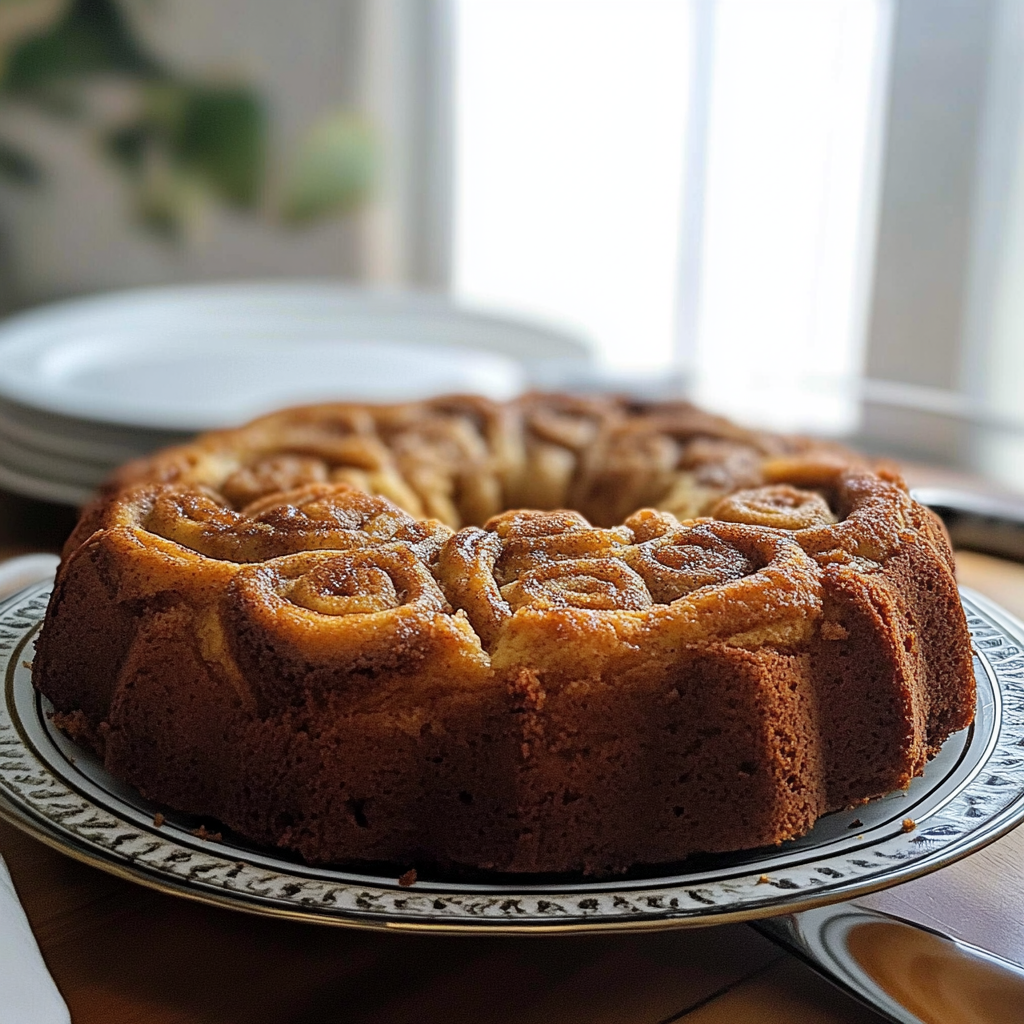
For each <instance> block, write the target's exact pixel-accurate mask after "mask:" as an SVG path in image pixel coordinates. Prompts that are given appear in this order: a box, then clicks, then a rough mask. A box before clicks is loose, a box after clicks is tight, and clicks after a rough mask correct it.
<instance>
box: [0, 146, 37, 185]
mask: <svg viewBox="0 0 1024 1024" xmlns="http://www.w3.org/2000/svg"><path fill="white" fill-rule="evenodd" d="M0 177H3V178H6V179H7V180H8V181H11V182H13V183H14V184H16V185H37V184H38V183H39V182H40V181H42V180H43V171H42V168H41V167H40V166H39V164H37V163H36V162H35V160H33V159H32V157H30V156H29V155H28V154H27V153H24V152H22V151H21V150H20V149H18V148H17V147H16V146H12V145H11V144H10V143H9V142H5V141H4V140H3V139H0Z"/></svg>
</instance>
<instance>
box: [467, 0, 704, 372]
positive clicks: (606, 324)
mask: <svg viewBox="0 0 1024 1024" xmlns="http://www.w3.org/2000/svg"><path fill="white" fill-rule="evenodd" d="M455 12H456V22H455V28H456V57H455V60H456V65H455V88H456V107H455V112H456V118H455V119H456V144H455V225H454V246H453V248H454V253H453V272H452V283H453V291H454V292H455V294H456V295H457V296H458V297H460V298H463V299H467V300H473V301H479V302H485V303H488V304H491V305H498V306H502V307H505V308H510V309H514V310H518V311H521V312H527V313H531V314H534V315H539V316H542V317H545V318H549V319H553V320H558V321H560V322H562V323H564V324H567V325H569V326H572V327H575V328H577V329H579V330H581V331H582V332H583V333H585V334H587V335H589V336H590V338H591V339H592V340H593V341H594V342H595V344H596V345H597V347H598V351H599V352H600V354H601V356H602V357H603V358H604V360H605V361H606V362H607V363H608V364H609V365H611V366H614V367H618V368H623V369H624V368H632V369H647V370H650V369H656V368H660V367H666V366H668V365H669V364H670V363H671V361H672V358H673V350H674V332H675V326H674V318H675V302H676V290H677V253H678V248H679V225H680V197H681V194H682V183H683V170H684V169H683V151H684V139H683V133H684V129H685V123H686V108H687V91H688V77H689V59H690V58H689V12H690V7H689V4H687V3H685V2H681V0H669V2H656V0H644V2H643V3H636V2H635V0H457V2H456V4H455Z"/></svg>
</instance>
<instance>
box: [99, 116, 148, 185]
mask: <svg viewBox="0 0 1024 1024" xmlns="http://www.w3.org/2000/svg"><path fill="white" fill-rule="evenodd" d="M152 139H153V130H152V127H151V126H150V125H148V124H146V122H144V121H136V122H134V123H132V124H126V125H121V126H120V127H118V128H115V129H114V130H113V131H111V132H108V133H107V134H106V135H104V136H102V137H101V139H100V145H101V147H102V149H103V152H104V153H105V154H106V155H107V156H108V157H109V158H110V159H111V160H113V161H114V163H116V164H117V165H118V166H119V167H120V168H121V169H122V170H123V171H125V172H127V173H128V174H131V175H138V174H141V173H142V165H143V161H144V159H145V156H146V147H147V146H148V145H150V143H151V142H152Z"/></svg>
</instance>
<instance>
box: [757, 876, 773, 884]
mask: <svg viewBox="0 0 1024 1024" xmlns="http://www.w3.org/2000/svg"><path fill="white" fill-rule="evenodd" d="M770 882H771V879H770V878H769V877H768V876H767V875H762V876H761V877H760V878H759V879H758V880H757V884H758V885H768V884H769V883H770Z"/></svg>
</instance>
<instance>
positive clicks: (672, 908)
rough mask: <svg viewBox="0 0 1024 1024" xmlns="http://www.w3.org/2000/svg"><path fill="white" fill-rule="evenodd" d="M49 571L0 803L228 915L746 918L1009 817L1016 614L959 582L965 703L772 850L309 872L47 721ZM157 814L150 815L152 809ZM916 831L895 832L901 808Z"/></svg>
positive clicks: (28, 821)
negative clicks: (144, 789)
mask: <svg viewBox="0 0 1024 1024" xmlns="http://www.w3.org/2000/svg"><path fill="white" fill-rule="evenodd" d="M49 589H50V585H49V584H40V585H37V586H34V587H30V588H28V589H26V590H24V591H22V592H21V593H20V594H19V595H17V596H16V597H15V598H12V599H11V601H9V602H8V603H6V604H5V605H2V606H0V675H2V678H3V679H4V699H3V701H2V702H0V815H2V816H3V817H5V818H7V819H9V820H10V821H12V822H13V823H14V824H16V825H18V826H20V827H22V828H24V829H25V830H26V831H28V832H30V833H32V834H33V835H35V836H37V837H38V838H40V839H42V840H43V841H44V842H46V843H49V844H50V845H52V846H54V847H56V848H57V849H59V850H62V851H63V852H65V853H67V854H70V855H71V856H73V857H76V858H78V859H80V860H83V861H86V862H88V863H90V864H94V865H95V866H97V867H100V868H102V869H104V870H107V871H110V872H113V873H114V874H118V875H121V876H123V877H126V878H131V879H134V880H135V881H138V882H142V883H144V884H146V885H149V886H152V887H154V888H157V889H160V890H163V891H165V892H172V893H177V894H179V895H182V896H186V897H189V898H192V899H197V900H203V901H206V902H210V903H215V904H219V905H222V906H227V907H231V908H234V909H238V910H246V911H251V912H255V913H261V914H269V915H276V916H283V917H290V918H297V919H301V920H306V921H312V922H317V923H321V924H333V925H346V926H354V927H370V928H397V929H407V930H429V931H446V932H452V931H454V932H480V931H499V932H517V933H531V934H538V933H544V932H564V931H580V930H612V931H624V930H632V929H654V928H679V927H694V926H701V925H710V924H717V923H720V922H726V921H738V920H740V921H746V920H753V919H755V918H758V917H767V916H771V915H774V914H780V913H793V912H795V911H799V910H806V909H809V908H811V907H815V906H820V905H823V904H826V903H831V902H836V901H839V900H846V899H851V898H853V897H855V896H859V895H863V894H865V893H868V892H871V891H874V890H876V889H881V888H885V887H886V886H890V885H895V884H896V883H898V882H902V881H906V880H908V879H910V878H915V877H917V876H919V875H922V874H925V873H927V872H929V871H933V870H935V869H936V868H939V867H942V866H943V865H944V864H948V863H950V862H951V861H954V860H957V859H959V858H960V857H963V856H966V855H967V854H968V853H970V852H972V851H973V850H976V849H978V848H980V847H982V846H984V845H986V844H988V843H990V842H992V841H993V840H995V839H997V838H999V836H1001V835H1003V834H1004V833H1005V832H1007V831H1008V830H1009V829H1010V828H1012V827H1013V826H1014V825H1015V824H1017V823H1018V822H1019V821H1020V820H1021V818H1022V817H1024V626H1022V625H1021V624H1020V623H1019V622H1017V621H1016V620H1015V619H1013V618H1012V617H1011V616H1009V615H1007V614H1006V613H1005V612H1003V611H1002V610H1001V609H999V608H998V607H997V606H996V605H994V604H992V603H991V602H990V601H988V600H986V599H985V598H982V597H980V596H979V595H976V594H973V593H970V592H967V591H965V592H964V593H963V599H964V607H965V609H966V611H967V617H968V621H969V623H970V627H971V632H972V635H973V637H974V644H975V651H976V657H975V673H976V675H977V679H978V713H977V718H976V721H975V724H974V725H973V726H972V727H971V728H970V729H967V730H964V731H963V732H961V733H958V734H957V735H955V736H953V737H951V738H950V740H949V741H948V742H947V743H946V745H945V746H944V748H943V750H942V752H941V753H940V754H939V756H938V757H936V758H935V759H934V760H933V761H932V762H931V763H930V764H929V765H928V768H927V770H926V772H925V774H924V776H923V777H922V778H920V779H916V780H915V781H914V783H913V784H912V785H911V787H910V789H909V790H908V791H907V792H906V793H898V794H892V795H890V796H888V797H884V798H883V799H880V800H876V801H873V802H872V803H871V804H869V805H867V806H865V807H861V808H858V809H857V810H856V811H855V812H854V811H848V812H841V813H836V814H831V815H828V816H826V817H825V818H822V819H821V820H820V821H819V822H818V824H817V826H816V827H815V828H814V830H813V831H812V832H811V833H810V834H809V835H807V836H805V837H803V838H802V839H799V840H795V841H793V842H789V843H784V844H783V845H782V846H780V847H778V848H772V849H766V850H756V851H748V852H745V853H739V854H730V855H723V856H715V857H703V858H700V859H699V860H698V859H694V860H693V861H691V862H689V863H687V864H684V865H682V866H681V867H679V868H678V869H676V870H674V871H672V872H669V871H668V870H665V871H664V873H663V874H660V875H659V876H658V877H636V878H623V879H618V880H615V881H602V882H564V881H563V882H558V881H551V882H548V883H546V884H540V883H537V882H533V881H517V880H509V881H503V882H500V883H498V882H495V883H493V884H483V883H478V884H470V883H456V882H451V881H445V880H443V879H438V880H433V879H421V880H419V881H417V882H416V884H415V885H413V886H411V887H408V888H404V887H402V886H401V885H399V884H398V880H397V879H396V878H382V877H375V876H370V875H363V874H358V873H354V872H351V871H344V870H333V869H326V868H315V867H309V866H308V865H305V864H302V863H301V862H299V861H297V860H294V859H291V858H289V857H287V856H284V855H282V854H281V853H280V852H279V851H274V850H267V849H263V848H258V847H255V846H252V845H251V844H249V843H247V842H245V841H244V840H241V839H238V838H237V837H233V836H231V835H230V834H225V836H224V839H223V841H221V842H210V841H205V840H202V839H199V838H197V837H196V836H195V835H193V834H192V830H194V829H196V828H197V827H198V826H199V825H200V824H205V825H206V826H208V827H210V826H213V823H212V822H210V821H205V822H200V821H199V819H195V818H190V817H189V816H187V815H182V814H177V813H175V812H171V811H167V810H166V809H163V808H159V807H157V806H156V805H153V804H150V803H148V802H147V801H145V800H143V799H142V798H141V797H140V796H139V795H138V794H137V793H136V792H135V791H134V790H132V789H130V788H128V787H127V786H125V785H123V784H122V783H120V782H118V781H117V780H116V779H114V778H112V777H111V776H110V775H108V774H107V773H106V772H105V771H104V770H103V768H102V766H101V765H100V764H99V763H98V762H97V760H96V759H95V758H94V757H92V756H91V755H89V754H87V753H86V752H85V751H83V750H82V749H80V748H79V747H77V746H75V745H74V744H72V743H70V742H69V741H68V740H67V739H66V738H65V737H64V736H63V735H62V734H60V733H59V732H58V731H57V730H56V729H54V728H53V726H52V725H51V724H50V722H49V720H48V718H47V705H46V702H45V700H44V699H42V698H41V697H40V696H39V695H38V694H37V693H36V692H35V690H34V689H33V688H32V684H31V678H30V671H29V668H28V664H29V663H30V662H31V658H32V651H33V642H34V637H35V635H36V632H37V631H38V628H39V625H40V623H41V621H42V617H43V615H44V613H45V610H46V602H47V599H48V597H49ZM157 811H162V812H163V813H164V815H165V816H166V820H165V821H164V823H163V824H162V825H161V826H160V827H159V828H158V827H157V826H155V825H154V823H153V818H154V814H155V813H156V812H157ZM905 819H912V820H913V821H914V822H915V823H916V827H915V828H914V829H913V830H912V831H905V830H904V827H903V824H902V823H903V821H904V820H905Z"/></svg>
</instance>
